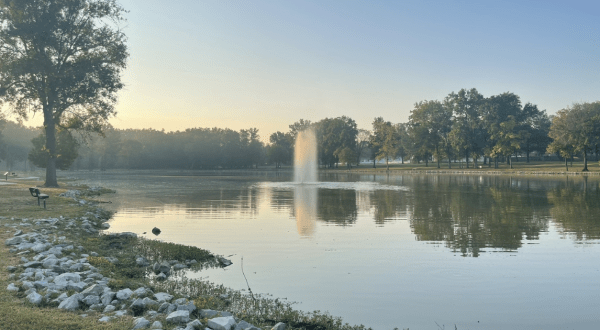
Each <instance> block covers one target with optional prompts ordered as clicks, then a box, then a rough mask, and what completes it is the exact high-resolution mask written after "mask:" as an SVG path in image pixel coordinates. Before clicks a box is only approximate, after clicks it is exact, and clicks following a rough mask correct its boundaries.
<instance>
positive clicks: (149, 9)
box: [39, 0, 600, 138]
mask: <svg viewBox="0 0 600 330" xmlns="http://www.w3.org/2000/svg"><path fill="white" fill-rule="evenodd" d="M120 3H121V5H122V6H123V7H124V8H126V9H127V10H129V11H130V12H129V13H128V14H127V15H126V16H127V18H128V21H127V23H126V25H125V26H124V30H125V32H126V34H127V36H128V46H129V50H130V54H131V55H130V58H129V62H128V68H127V70H126V71H125V72H124V76H123V80H124V82H125V84H126V87H125V88H124V89H123V90H122V91H121V93H120V97H119V103H118V105H117V109H118V115H117V117H116V118H114V119H112V120H111V122H112V124H113V125H114V126H115V127H117V128H149V127H152V128H156V129H163V128H164V129H165V130H167V131H171V130H183V129H186V128H190V127H215V126H217V127H229V128H232V129H236V130H238V129H241V128H250V127H257V128H259V130H260V131H259V132H260V134H261V136H262V137H263V138H266V137H267V136H268V135H269V134H270V133H272V132H274V131H277V130H280V131H284V132H285V131H288V125H289V124H291V123H293V122H295V121H297V120H299V119H301V118H303V119H309V120H312V121H318V120H320V119H323V118H325V117H337V116H342V115H347V116H349V117H351V118H353V119H354V120H356V122H357V124H358V126H359V128H367V129H369V128H370V127H371V122H372V121H373V118H374V117H376V116H382V117H383V118H384V119H385V120H389V121H392V122H405V121H407V120H408V116H409V115H410V111H411V109H413V105H414V103H415V102H418V101H421V100H426V99H427V100H432V99H437V100H442V99H443V98H444V97H445V96H446V95H447V94H448V93H450V92H452V91H458V90H460V89H461V88H473V87H475V88H477V89H478V90H479V91H480V92H481V93H482V94H483V95H484V96H490V95H495V94H499V93H502V92H507V91H510V92H513V93H516V94H517V95H519V96H520V97H521V101H522V102H523V103H525V102H532V103H534V104H537V105H538V106H539V107H540V108H541V109H546V110H547V111H548V113H550V114H552V113H555V112H556V111H557V110H559V109H561V108H564V107H566V106H568V105H570V104H572V103H573V102H590V101H596V100H600V23H599V22H600V2H598V1H589V2H583V1H523V0H519V1H481V0H479V1H423V0H421V1H346V0H345V1H323V0H318V1H289V0H280V1H223V0H217V1H202V0H178V1H155V0H120ZM39 117H41V116H39Z"/></svg>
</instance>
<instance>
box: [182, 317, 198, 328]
mask: <svg viewBox="0 0 600 330" xmlns="http://www.w3.org/2000/svg"><path fill="white" fill-rule="evenodd" d="M185 328H186V329H202V322H200V320H198V319H195V320H193V321H192V322H190V323H188V324H186V327H185Z"/></svg>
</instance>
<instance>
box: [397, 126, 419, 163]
mask: <svg viewBox="0 0 600 330" xmlns="http://www.w3.org/2000/svg"><path fill="white" fill-rule="evenodd" d="M408 127H409V125H408V123H399V124H396V125H394V128H395V129H396V135H397V137H398V139H399V140H400V142H399V143H398V149H397V152H396V156H397V157H400V161H401V162H402V164H404V159H406V158H407V157H409V155H411V152H412V150H413V149H414V148H413V145H414V143H413V141H412V140H411V138H410V136H409V134H408Z"/></svg>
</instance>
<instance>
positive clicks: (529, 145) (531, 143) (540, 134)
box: [521, 103, 552, 163]
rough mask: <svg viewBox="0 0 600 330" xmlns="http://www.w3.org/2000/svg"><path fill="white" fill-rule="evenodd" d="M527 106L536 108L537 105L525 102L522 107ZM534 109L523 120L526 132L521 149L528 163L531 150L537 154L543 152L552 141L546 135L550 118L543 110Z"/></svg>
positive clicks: (548, 130)
mask: <svg viewBox="0 0 600 330" xmlns="http://www.w3.org/2000/svg"><path fill="white" fill-rule="evenodd" d="M528 107H534V108H535V110H537V106H536V105H531V104H530V103H527V104H525V106H524V107H523V109H527V108H528ZM535 110H534V111H531V113H532V115H531V116H529V117H528V118H527V119H526V120H525V122H524V124H525V127H524V130H525V132H526V134H525V136H524V137H523V142H522V144H521V150H524V151H525V154H526V157H527V162H528V163H529V154H530V153H531V152H533V151H535V152H537V153H538V154H544V153H545V152H546V149H547V148H548V145H549V144H550V143H551V142H552V139H551V138H550V137H549V136H548V133H549V132H550V125H551V124H552V122H551V121H550V118H549V117H548V115H547V114H546V111H545V110H541V111H535Z"/></svg>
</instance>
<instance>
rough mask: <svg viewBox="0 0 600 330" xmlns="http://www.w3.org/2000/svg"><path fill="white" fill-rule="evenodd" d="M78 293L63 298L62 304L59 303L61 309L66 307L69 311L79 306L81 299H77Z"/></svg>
mask: <svg viewBox="0 0 600 330" xmlns="http://www.w3.org/2000/svg"><path fill="white" fill-rule="evenodd" d="M75 296H76V295H72V296H70V297H69V298H67V299H65V300H63V301H62V302H61V303H60V305H58V308H59V309H66V310H68V311H74V310H76V309H78V308H79V300H77V297H75Z"/></svg>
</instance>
